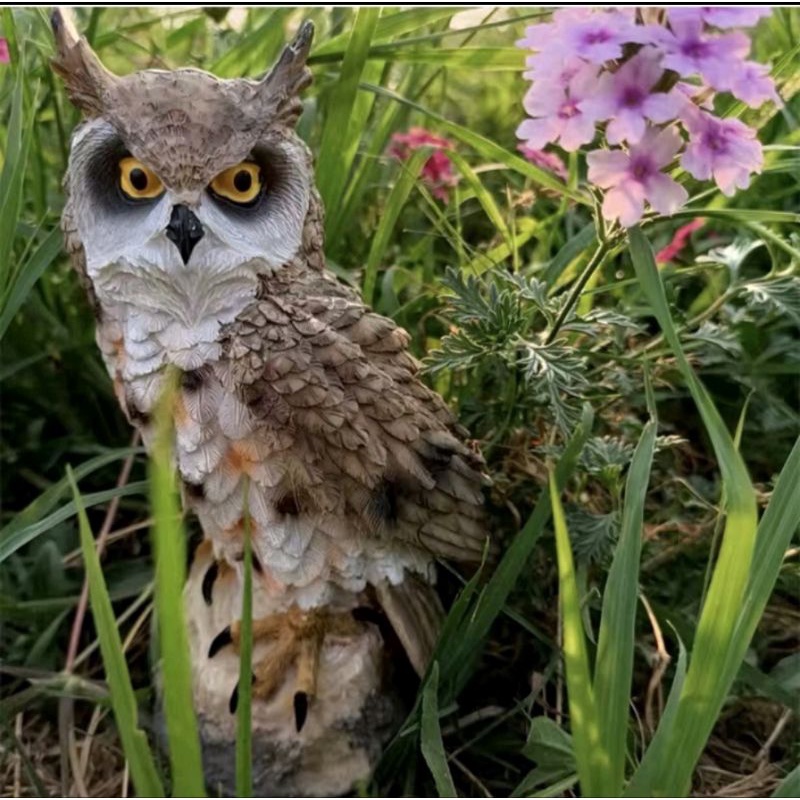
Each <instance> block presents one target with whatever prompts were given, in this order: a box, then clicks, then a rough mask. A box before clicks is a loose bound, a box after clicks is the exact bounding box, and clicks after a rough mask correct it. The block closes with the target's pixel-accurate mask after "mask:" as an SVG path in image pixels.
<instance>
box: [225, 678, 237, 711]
mask: <svg viewBox="0 0 800 800" xmlns="http://www.w3.org/2000/svg"><path fill="white" fill-rule="evenodd" d="M238 706H239V681H236V686H234V687H233V691H232V692H231V699H230V700H228V710H229V711H230V712H231V714H235V713H236V709H237V708H238Z"/></svg>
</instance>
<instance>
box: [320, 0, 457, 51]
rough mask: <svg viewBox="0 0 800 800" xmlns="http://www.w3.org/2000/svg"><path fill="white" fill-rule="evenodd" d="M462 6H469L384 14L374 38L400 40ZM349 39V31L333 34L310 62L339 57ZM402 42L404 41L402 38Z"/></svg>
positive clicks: (443, 18)
mask: <svg viewBox="0 0 800 800" xmlns="http://www.w3.org/2000/svg"><path fill="white" fill-rule="evenodd" d="M461 8H467V6H463V7H459V6H451V7H449V8H424V7H418V8H410V9H403V10H401V11H398V12H397V13H395V14H384V15H383V16H382V17H381V18H380V20H379V21H378V24H377V26H376V28H375V34H374V36H373V40H374V41H376V42H383V41H386V40H389V41H395V40H398V39H400V37H401V36H404V35H405V34H407V33H413V32H414V31H416V30H419V29H420V28H423V27H425V26H426V25H431V24H433V23H435V22H439V21H441V20H445V19H450V17H452V16H453V15H454V14H457V13H458V12H459V11H460V10H461ZM347 40H348V33H347V32H345V33H340V34H338V35H336V36H332V37H331V38H330V39H328V41H327V42H323V43H322V44H320V45H319V47H315V48H314V52H313V53H312V54H311V57H310V58H309V63H314V62H315V61H322V60H328V58H327V57H329V56H332V57H337V58H338V57H341V56H343V55H344V52H345V48H346V47H347ZM400 42H401V43H402V40H400Z"/></svg>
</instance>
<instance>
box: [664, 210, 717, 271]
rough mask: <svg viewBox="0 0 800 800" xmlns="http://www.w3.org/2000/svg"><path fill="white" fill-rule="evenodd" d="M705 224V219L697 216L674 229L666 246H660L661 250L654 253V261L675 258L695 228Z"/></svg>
mask: <svg viewBox="0 0 800 800" xmlns="http://www.w3.org/2000/svg"><path fill="white" fill-rule="evenodd" d="M705 224H706V221H705V219H703V218H702V217H698V218H697V219H693V220H692V221H691V222H687V223H686V225H681V227H680V228H678V230H676V231H675V235H674V236H673V237H672V241H671V242H670V243H669V244H668V245H667V246H666V247H662V248H661V250H659V251H658V252H657V253H656V263H658V264H666V263H668V262H670V261H673V260H674V259H675V258H677V257H678V256H679V255H680V253H681V251H682V250H683V249H684V248H685V247H686V245H687V244H688V243H689V237H690V236H691V235H692V234H693V233H694V232H695V231H696V230H699V229H700V228H702V227H703V225H705Z"/></svg>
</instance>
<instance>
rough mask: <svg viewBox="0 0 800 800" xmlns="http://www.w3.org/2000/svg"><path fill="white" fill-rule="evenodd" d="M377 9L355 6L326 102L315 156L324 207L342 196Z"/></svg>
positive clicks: (331, 205) (335, 202)
mask: <svg viewBox="0 0 800 800" xmlns="http://www.w3.org/2000/svg"><path fill="white" fill-rule="evenodd" d="M380 13H381V10H380V8H378V7H375V6H365V7H362V8H359V9H358V11H357V13H356V18H355V22H354V23H353V29H352V32H351V34H350V40H349V42H348V45H347V51H346V52H345V54H344V60H343V61H342V69H341V72H340V74H339V80H338V81H337V82H336V84H335V85H334V86H333V88H332V90H331V91H330V94H329V95H328V97H327V102H326V114H325V122H324V125H323V128H322V138H321V142H320V148H319V156H318V158H317V165H318V166H317V187H318V189H319V192H320V194H321V195H322V200H323V203H324V205H325V207H326V208H335V207H336V205H337V204H338V200H339V198H340V197H341V196H342V192H343V190H344V186H345V183H346V181H347V176H348V174H349V172H350V167H351V166H352V163H348V161H347V158H348V155H349V156H350V158H351V159H352V155H353V153H354V151H353V149H352V148H349V147H348V143H349V142H350V140H351V138H352V136H353V132H352V130H351V122H352V113H353V108H354V105H355V102H356V94H357V93H358V84H359V81H360V80H361V73H362V72H363V71H364V65H365V63H366V60H367V53H368V51H369V46H370V43H371V42H372V36H373V34H374V33H375V26H376V25H377V23H378V18H379V16H380Z"/></svg>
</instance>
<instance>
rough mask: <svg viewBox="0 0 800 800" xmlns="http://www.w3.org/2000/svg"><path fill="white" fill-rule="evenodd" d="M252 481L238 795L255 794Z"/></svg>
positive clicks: (238, 735)
mask: <svg viewBox="0 0 800 800" xmlns="http://www.w3.org/2000/svg"><path fill="white" fill-rule="evenodd" d="M249 489H250V484H249V483H248V481H247V479H245V484H244V496H243V498H242V505H243V509H244V513H243V517H242V518H243V519H244V564H243V567H244V581H243V584H242V616H241V618H240V619H241V622H240V627H239V683H238V691H239V704H238V706H237V708H236V796H237V797H252V796H253V764H252V761H253V725H252V702H253V685H252V681H251V674H252V669H253V668H252V663H253V546H252V538H251V532H252V525H251V520H250V497H249Z"/></svg>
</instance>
